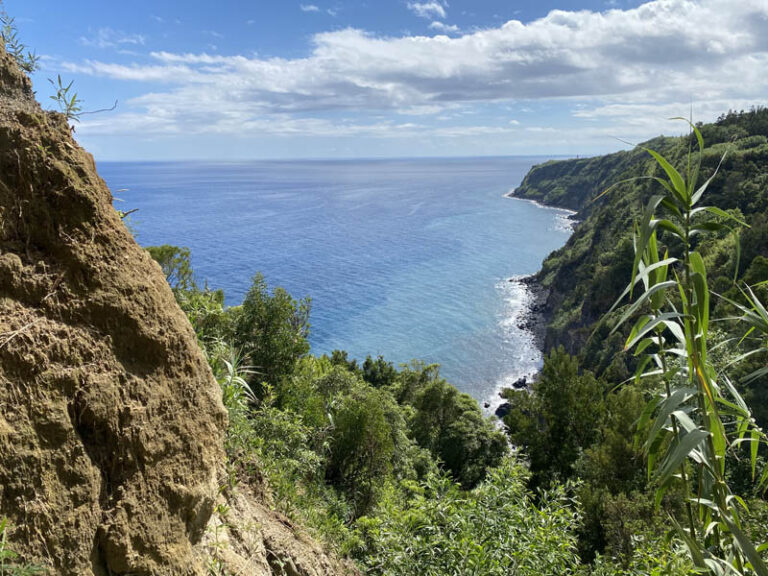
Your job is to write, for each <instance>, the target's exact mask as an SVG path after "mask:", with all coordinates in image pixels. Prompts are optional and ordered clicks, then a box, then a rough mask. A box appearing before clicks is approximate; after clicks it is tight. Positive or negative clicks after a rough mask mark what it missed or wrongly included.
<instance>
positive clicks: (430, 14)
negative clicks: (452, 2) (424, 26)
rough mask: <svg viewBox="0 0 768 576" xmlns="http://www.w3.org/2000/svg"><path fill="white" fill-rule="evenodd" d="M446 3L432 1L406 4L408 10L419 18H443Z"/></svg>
mask: <svg viewBox="0 0 768 576" xmlns="http://www.w3.org/2000/svg"><path fill="white" fill-rule="evenodd" d="M447 5H448V3H447V2H437V1H435V0H432V1H431V2H408V4H407V6H408V10H410V11H411V12H413V13H414V14H416V16H419V17H421V18H445V17H446V16H447V14H446V13H445V7H446V6H447Z"/></svg>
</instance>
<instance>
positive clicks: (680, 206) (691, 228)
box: [616, 126, 768, 575]
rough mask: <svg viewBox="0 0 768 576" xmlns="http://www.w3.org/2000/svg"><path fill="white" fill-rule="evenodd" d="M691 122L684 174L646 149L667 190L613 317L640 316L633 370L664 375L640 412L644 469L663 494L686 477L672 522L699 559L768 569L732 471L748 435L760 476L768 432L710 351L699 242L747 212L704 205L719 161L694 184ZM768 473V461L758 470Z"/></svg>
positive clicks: (656, 203)
mask: <svg viewBox="0 0 768 576" xmlns="http://www.w3.org/2000/svg"><path fill="white" fill-rule="evenodd" d="M692 132H693V135H695V137H696V139H695V142H696V145H697V146H698V156H697V157H696V158H693V157H692V154H689V155H688V159H687V164H686V170H685V171H684V172H683V174H681V173H680V172H678V170H677V169H675V168H674V166H673V165H672V164H671V163H670V162H669V161H668V160H667V159H666V158H665V157H664V156H662V155H661V154H659V153H658V152H656V151H655V150H651V149H646V151H647V152H648V154H650V155H651V156H652V157H653V158H654V160H655V161H656V162H657V163H658V164H659V166H660V167H661V168H662V170H663V172H664V174H665V178H661V177H656V176H654V177H653V180H654V181H655V182H657V183H658V184H660V185H661V188H662V190H661V193H660V194H658V195H654V196H652V197H651V198H650V200H649V201H648V203H647V204H646V207H645V209H644V211H643V214H642V216H641V218H640V220H639V222H638V224H637V226H636V232H635V237H636V241H635V257H634V262H633V265H632V275H631V280H630V283H629V286H628V287H627V288H626V290H625V293H624V294H623V295H622V298H623V296H624V295H627V294H628V295H629V297H630V298H632V297H633V296H634V294H635V293H637V294H638V296H637V298H635V299H634V301H633V302H632V304H631V306H629V308H628V309H627V311H626V312H625V313H624V314H623V315H622V317H621V318H620V319H619V320H618V323H617V324H616V327H617V328H618V327H619V326H620V325H621V324H623V323H624V322H626V321H627V320H629V319H630V318H632V317H637V320H636V321H635V323H634V325H633V327H632V329H631V331H630V333H629V335H628V337H627V340H626V344H625V349H627V350H634V353H635V355H636V356H639V357H640V358H641V359H642V360H641V361H640V363H639V365H638V369H637V371H636V378H637V379H647V380H649V381H652V379H654V378H657V379H660V380H661V382H662V383H663V386H662V388H661V390H659V391H658V392H656V393H655V394H654V396H653V398H652V399H651V401H650V402H649V404H648V406H647V408H646V410H645V412H644V414H643V418H642V419H641V423H642V422H648V423H649V424H650V427H649V431H648V433H647V435H646V437H645V439H644V442H645V443H644V446H645V450H646V453H647V454H648V470H649V473H650V474H652V478H653V481H654V484H655V485H656V486H657V490H656V498H657V500H660V499H661V498H662V497H663V496H664V494H665V493H666V492H667V491H668V490H669V489H670V488H671V487H673V486H678V485H680V486H682V489H683V490H684V491H685V493H686V501H685V506H686V510H687V514H686V515H685V519H684V520H680V521H679V522H678V520H673V522H674V523H675V525H676V526H677V528H678V532H679V534H680V537H681V538H682V539H683V540H684V541H685V542H686V544H687V546H688V548H689V551H690V553H691V557H692V559H693V562H694V564H695V565H696V567H697V568H698V569H699V570H701V571H705V572H707V573H711V574H724V573H734V574H745V573H752V572H754V573H756V574H760V575H768V566H766V565H765V563H764V562H763V560H762V559H761V557H760V554H759V552H758V551H757V549H756V546H755V545H754V544H753V543H752V541H751V540H750V538H749V537H748V535H747V534H746V533H745V531H744V525H743V522H742V519H741V517H742V512H743V511H744V509H746V508H747V507H746V503H745V502H744V501H743V500H742V499H741V498H738V497H737V496H736V495H735V494H733V492H732V491H731V488H730V486H729V485H728V475H727V473H726V463H727V459H726V455H727V453H728V451H733V450H734V449H736V447H737V446H738V445H739V444H741V443H748V444H749V445H750V446H751V448H750V450H749V453H750V459H751V462H752V474H753V476H754V475H755V473H756V464H757V454H758V449H759V445H760V444H766V443H768V440H767V439H766V437H765V435H764V434H763V433H762V431H761V430H760V429H759V428H758V427H757V426H756V425H755V423H754V419H753V418H752V414H751V412H750V411H749V408H748V407H747V404H746V403H745V402H744V400H743V398H742V397H741V395H740V394H739V393H738V391H737V390H736V388H735V387H734V386H733V384H732V383H731V381H730V380H729V378H728V375H727V374H726V373H724V372H722V371H719V370H718V369H717V367H716V366H715V365H714V364H713V362H712V360H711V359H710V357H709V353H710V345H709V341H708V338H709V333H710V311H711V310H710V308H711V307H710V298H711V293H710V289H709V287H708V283H707V270H706V266H705V263H704V259H703V257H702V255H701V253H700V252H699V251H698V250H697V249H696V245H697V240H698V236H699V235H704V234H707V233H718V232H720V231H721V230H723V229H725V228H726V227H728V226H732V225H734V224H735V225H739V224H742V222H741V221H740V220H739V219H738V218H736V217H735V216H733V215H731V214H728V213H727V212H725V211H724V210H722V209H721V208H718V207H715V206H703V205H701V203H700V201H701V200H702V198H703V197H704V194H705V193H706V192H707V189H708V187H709V185H710V184H711V182H712V181H713V180H714V178H715V177H716V176H717V173H718V169H717V168H716V169H715V170H714V171H711V172H706V173H705V174H704V175H703V177H702V179H704V182H703V184H701V185H699V184H698V181H699V176H700V174H701V168H702V166H701V158H702V157H703V156H704V142H703V137H702V135H701V132H700V131H699V129H698V128H696V127H695V126H692ZM721 163H722V159H721ZM713 215H714V216H715V217H717V219H714V220H713V219H712V218H711V216H713ZM659 236H661V239H663V241H664V242H665V243H666V244H667V246H669V247H672V248H677V250H676V251H675V252H676V253H677V254H678V255H677V256H675V255H670V248H667V247H662V246H660V238H659ZM673 254H674V253H673ZM750 296H752V299H751V300H750V302H751V303H752V305H753V309H752V310H751V311H750V310H747V309H745V316H744V318H745V319H746V321H747V322H748V323H750V325H751V326H752V327H753V328H754V327H755V326H758V325H762V321H763V314H762V312H764V309H763V308H762V305H761V304H760V303H759V302H758V301H757V300H756V299H755V298H754V294H753V293H750ZM765 317H766V318H768V314H766V315H765ZM688 462H690V463H691V465H692V467H693V470H691V466H689V464H688ZM694 477H695V482H696V488H695V493H693V494H691V493H689V491H690V490H691V484H692V480H693V479H694ZM766 481H768V471H766V472H765V474H764V475H763V478H762V480H761V482H766ZM747 510H748V509H747ZM683 525H684V526H685V527H684V528H683Z"/></svg>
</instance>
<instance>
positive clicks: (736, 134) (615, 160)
mask: <svg viewBox="0 0 768 576" xmlns="http://www.w3.org/2000/svg"><path fill="white" fill-rule="evenodd" d="M699 130H700V131H701V133H702V135H703V137H704V138H705V139H706V141H707V142H708V144H709V145H710V146H709V147H708V148H707V149H706V150H704V151H703V152H702V153H700V152H699V151H698V147H696V146H694V149H693V150H692V157H691V159H692V161H698V160H699V159H700V160H701V170H702V174H705V173H706V174H711V173H712V172H713V171H714V170H715V168H716V167H717V165H718V163H719V162H720V159H721V158H722V155H723V151H724V150H725V148H728V150H729V153H728V155H727V157H726V158H725V160H724V161H723V166H722V168H723V170H721V175H720V176H719V177H718V178H717V179H715V180H714V181H712V182H711V183H710V185H709V188H708V192H707V195H708V197H709V198H710V203H711V204H713V205H716V206H718V207H720V208H721V209H723V210H725V211H726V212H728V213H729V214H730V213H732V214H734V215H737V216H738V215H739V214H740V215H741V216H740V217H741V218H742V219H743V220H744V221H745V222H746V223H747V224H749V225H750V228H747V229H742V230H741V231H740V241H739V242H738V244H740V246H739V247H740V250H739V249H737V241H736V240H735V238H734V235H733V234H732V233H730V232H729V231H728V230H723V231H721V232H719V233H716V234H710V235H709V236H701V237H699V238H694V242H695V243H697V248H698V249H699V250H700V252H701V254H702V257H703V258H704V259H705V261H706V263H707V271H708V282H709V285H710V286H711V287H712V288H713V289H714V290H715V291H717V292H718V293H721V294H724V295H726V296H729V297H731V298H733V297H738V295H739V292H738V290H736V291H735V293H734V292H732V287H733V279H734V271H735V269H737V280H739V281H746V282H748V283H750V284H751V283H752V282H753V281H754V280H755V279H757V280H758V281H759V279H765V277H762V278H760V277H759V274H760V273H761V272H760V270H759V269H758V268H757V267H755V268H752V272H751V273H750V277H749V278H747V276H746V273H747V271H748V270H749V269H750V267H751V266H752V264H753V262H754V261H755V259H756V258H757V257H758V256H762V257H763V258H768V218H767V217H766V216H765V214H766V213H768V173H767V172H766V171H765V166H766V164H767V163H768V109H765V108H755V109H753V110H750V111H746V112H744V111H742V112H729V113H728V114H726V115H723V116H722V117H721V118H720V119H718V121H717V122H715V123H713V124H704V125H701V126H699ZM690 142H691V140H690V138H688V137H674V138H663V137H660V138H655V139H653V140H650V141H649V142H646V143H645V144H644V145H643V147H645V148H651V149H653V150H654V151H657V152H658V153H660V154H662V155H663V156H664V157H665V158H666V159H667V160H669V161H670V162H671V163H673V164H676V163H681V162H685V158H686V157H687V153H688V148H689V143H690ZM694 144H695V142H694ZM656 170H657V168H656V163H655V161H654V159H653V158H652V157H651V156H650V155H648V154H647V153H646V152H645V151H644V150H643V149H642V148H640V147H639V148H636V149H633V150H630V151H624V152H617V153H615V154H609V155H606V156H599V157H594V158H581V159H575V160H564V161H553V162H549V163H546V164H542V165H539V166H536V167H534V168H533V169H532V170H531V171H530V173H529V174H528V175H527V176H526V178H525V180H524V181H523V183H522V185H521V186H520V187H519V188H518V189H517V190H516V191H515V195H516V196H518V197H522V198H530V199H534V200H538V201H540V202H545V203H547V204H552V205H556V206H563V207H566V208H571V209H573V210H578V211H579V212H578V214H577V216H576V218H578V220H579V221H580V222H579V224H578V225H577V226H576V228H575V231H574V233H573V235H572V236H571V238H570V239H569V240H568V242H567V243H566V245H565V246H564V247H563V248H561V249H559V250H557V251H555V252H553V253H552V254H551V255H550V256H549V257H548V258H547V259H546V260H545V261H544V263H543V265H542V270H541V272H540V273H539V275H538V279H539V281H541V282H542V283H543V284H544V286H545V287H546V288H548V289H549V292H550V296H549V298H548V301H547V304H546V306H545V310H544V312H545V315H546V316H547V330H546V336H545V346H544V347H545V349H551V348H553V347H556V346H558V345H563V346H564V347H565V348H566V350H567V351H568V352H570V353H571V354H576V355H578V356H579V360H580V363H581V365H582V366H583V367H584V368H586V369H589V370H592V371H593V372H594V373H595V374H596V375H597V376H605V377H606V379H607V380H609V381H612V382H615V383H618V382H621V381H623V380H624V379H626V378H628V377H629V376H630V375H631V374H632V373H633V372H634V370H635V368H636V362H637V360H636V358H635V357H634V356H633V355H632V354H628V353H625V352H623V348H624V346H623V345H624V342H625V340H626V336H627V334H628V331H629V325H626V326H625V327H623V328H621V329H620V330H619V331H617V332H614V333H613V334H611V333H610V332H611V328H612V326H613V324H612V322H614V321H615V320H616V319H617V318H618V317H619V316H620V314H621V309H620V308H619V309H617V310H615V311H614V313H612V314H611V315H608V316H607V317H605V311H606V310H608V309H609V308H610V307H611V305H612V304H613V303H614V302H615V301H616V299H617V298H618V297H619V295H620V294H621V293H622V291H623V290H624V287H625V281H624V279H625V278H628V277H629V276H630V275H631V266H632V262H633V260H634V249H633V241H632V230H633V227H632V223H633V221H634V220H636V219H637V218H639V217H640V215H641V213H642V206H643V205H645V204H646V203H647V202H648V200H649V199H650V198H651V196H653V195H654V194H655V193H656V192H655V188H654V186H657V184H656V182H655V180H653V179H652V176H654V175H655V173H656ZM616 183H620V184H619V185H618V186H616V187H615V189H614V190H613V192H612V193H611V194H609V195H607V196H605V197H604V198H603V199H601V200H600V201H599V202H596V201H595V198H596V196H597V195H599V194H600V192H602V191H604V190H605V189H606V188H607V187H608V186H611V185H615V184H616ZM710 217H711V218H712V219H715V220H717V218H719V217H717V216H715V215H712V214H710ZM739 253H740V257H739ZM737 264H738V266H737ZM756 266H757V265H756ZM762 297H763V298H764V299H765V297H766V295H763V296H762ZM712 304H713V313H717V314H719V315H721V316H727V315H728V314H727V313H726V312H727V310H726V309H724V304H723V303H722V302H719V301H716V300H715V301H713V302H712ZM718 308H720V309H721V310H719V311H718ZM601 323H604V325H601ZM721 328H722V329H723V330H726V331H727V332H728V335H729V336H734V335H735V332H734V329H735V328H734V326H727V325H722V326H721ZM590 336H591V338H590ZM767 382H768V379H759V380H755V381H753V382H751V383H750V384H748V385H746V386H747V387H748V390H747V392H746V396H747V397H750V396H751V395H752V394H754V395H755V397H756V399H760V404H758V403H754V408H755V414H756V416H757V418H758V421H759V422H763V423H768V409H766V408H763V407H768V402H763V400H768V398H765V396H764V394H765V393H764V390H766V389H768V386H767V385H766V383H767Z"/></svg>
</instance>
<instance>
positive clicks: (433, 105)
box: [3, 0, 768, 161]
mask: <svg viewBox="0 0 768 576" xmlns="http://www.w3.org/2000/svg"><path fill="white" fill-rule="evenodd" d="M3 5H4V7H5V9H6V11H7V12H8V13H9V14H10V15H11V16H13V17H15V19H16V25H17V27H18V29H19V37H20V38H21V39H22V41H23V42H24V43H25V44H27V45H28V46H30V47H32V48H34V50H35V51H36V53H37V55H38V56H39V57H40V69H39V70H38V71H37V72H36V73H35V74H34V75H33V82H34V86H35V90H36V92H37V97H38V100H39V101H41V102H42V103H43V105H44V106H45V107H49V108H50V107H55V102H53V101H52V100H50V95H51V94H52V93H53V89H52V86H51V84H50V83H49V81H48V80H49V79H51V78H54V79H55V78H56V76H57V75H59V74H60V75H61V77H62V79H63V80H64V82H65V83H68V82H70V81H73V82H74V84H73V90H76V91H77V94H78V97H79V98H80V99H81V100H82V101H83V108H84V110H85V111H86V112H90V111H95V110H99V109H103V108H109V107H111V106H112V105H113V103H114V102H115V101H117V102H118V104H117V107H116V108H115V110H113V111H109V112H99V113H94V114H85V115H83V116H82V117H81V120H80V122H79V123H77V124H76V125H75V129H76V137H77V138H78V141H79V142H80V143H81V144H82V145H84V146H85V147H86V148H88V149H89V151H91V152H92V153H93V154H94V156H95V157H96V159H97V160H118V161H130V160H245V159H293V158H376V157H420V156H486V155H552V156H554V155H569V156H576V155H589V154H598V153H604V152H609V151H613V150H617V149H620V148H625V147H626V146H627V145H626V144H624V142H633V143H637V142H641V141H643V140H646V139H648V138H651V137H654V136H657V135H659V134H662V133H664V134H679V133H682V132H684V131H685V127H684V126H683V125H682V124H681V123H680V122H672V121H670V120H669V118H671V117H675V116H685V117H688V116H690V115H692V116H693V119H694V120H696V121H712V120H714V119H715V118H717V116H719V115H720V114H721V113H724V112H726V111H728V110H729V109H747V108H749V107H751V106H754V105H765V104H767V103H768V102H766V100H768V0H655V1H652V2H643V1H642V0H559V1H553V0H375V1H374V0H366V1H352V0H306V1H303V2H301V1H300V2H294V1H292V0H249V1H246V0H239V1H234V0H218V1H216V2H210V1H202V0H184V1H182V0H168V1H157V0H131V1H130V2H109V1H104V0H80V1H75V2H69V3H67V4H66V8H62V6H63V5H62V3H61V1H60V0H5V1H4V2H3Z"/></svg>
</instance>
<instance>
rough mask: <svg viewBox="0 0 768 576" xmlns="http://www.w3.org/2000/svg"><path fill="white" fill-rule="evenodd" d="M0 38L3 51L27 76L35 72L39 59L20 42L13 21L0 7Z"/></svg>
mask: <svg viewBox="0 0 768 576" xmlns="http://www.w3.org/2000/svg"><path fill="white" fill-rule="evenodd" d="M0 36H2V40H3V44H4V46H5V51H6V52H8V54H10V55H11V56H13V59H14V60H16V64H18V66H19V68H21V69H22V70H23V71H24V72H26V73H27V74H31V73H32V72H34V71H35V70H37V68H38V60H39V58H38V57H37V55H36V54H35V53H34V52H32V51H30V50H29V49H27V47H26V46H25V45H24V44H23V43H22V42H21V40H20V39H19V31H18V29H17V28H16V22H15V20H14V19H13V18H12V17H10V16H8V14H7V13H6V12H5V10H4V9H3V8H2V7H0Z"/></svg>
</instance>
